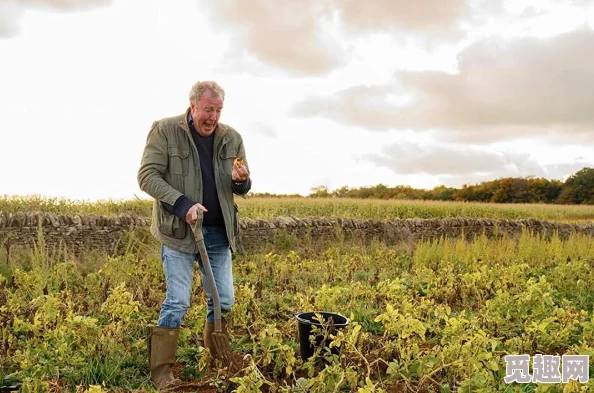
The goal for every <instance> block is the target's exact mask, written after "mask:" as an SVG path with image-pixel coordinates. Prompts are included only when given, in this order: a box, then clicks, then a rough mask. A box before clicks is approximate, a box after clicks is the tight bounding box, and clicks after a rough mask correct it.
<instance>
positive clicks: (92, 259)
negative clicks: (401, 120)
mask: <svg viewBox="0 0 594 393" xmlns="http://www.w3.org/2000/svg"><path fill="white" fill-rule="evenodd" d="M238 202H239V204H240V211H241V214H242V216H244V217H246V216H250V217H261V218H267V217H269V216H267V214H276V215H295V216H304V215H318V216H323V215H325V216H329V215H334V216H341V215H343V216H344V215H347V214H350V216H351V217H358V218H374V217H375V218H379V217H383V218H388V217H398V218H406V217H409V216H416V217H435V216H438V217H447V216H452V215H454V214H459V215H464V216H473V215H472V214H474V216H476V215H480V214H483V215H482V216H481V217H498V216H497V214H502V215H503V214H504V213H502V212H505V211H507V212H508V214H513V212H516V213H517V214H519V215H520V216H522V215H523V214H531V213H530V212H532V215H531V216H529V217H535V216H537V214H542V215H544V216H546V215H549V216H548V217H549V218H550V219H553V218H554V217H556V218H557V219H558V220H561V221H584V220H586V218H585V217H588V215H589V214H592V209H591V208H589V209H588V208H583V209H582V208H577V207H576V208H571V207H560V206H556V207H549V206H538V207H530V206H503V205H500V206H495V205H483V206H479V205H471V204H456V205H447V206H446V205H445V204H433V203H425V204H419V203H418V202H417V203H416V204H415V203H410V202H409V203H405V202H398V203H393V204H389V203H385V204H384V203H383V202H379V201H378V202H367V201H339V202H338V203H336V201H332V202H330V201H312V202H308V204H307V205H306V206H300V205H299V203H297V201H293V200H290V201H283V200H275V201H273V200H268V201H265V202H262V201H258V200H245V201H242V200H240V201H238ZM3 203H4V205H0V206H3V207H2V209H4V210H8V209H9V208H8V207H6V206H13V207H14V206H17V205H18V204H17V203H16V202H14V201H13V202H10V203H12V205H11V204H10V203H9V202H6V201H3ZM134 203H137V204H138V206H142V209H141V208H139V209H138V214H141V213H140V212H143V211H144V212H145V210H143V209H146V207H145V206H144V205H143V204H144V203H145V202H139V201H136V202H134ZM134 203H132V202H131V204H132V205H134ZM32 206H33V203H31V205H29V206H26V207H25V206H21V207H20V208H18V207H17V210H21V211H23V210H25V211H34V210H36V209H35V208H33V207H32ZM81 206H83V207H84V209H88V210H84V211H83V210H82V209H83V207H81ZM349 206H350V207H351V208H352V207H353V206H357V209H351V210H348V207H349ZM2 209H0V210H2ZM60 209H63V210H61V211H54V212H56V213H60V214H77V213H83V212H87V213H89V214H90V213H94V214H97V212H102V213H101V214H107V210H109V211H110V212H111V213H112V214H114V213H117V212H118V209H122V210H121V212H123V211H128V210H126V208H123V207H120V208H118V207H117V204H116V203H115V202H114V203H113V206H112V205H108V204H107V203H106V204H105V205H100V204H97V205H95V207H94V210H93V206H92V204H87V205H80V204H78V205H77V204H68V203H65V204H64V206H62V207H61V208H60ZM76 209H80V210H76ZM148 209H149V210H150V205H149V206H148ZM398 209H400V210H398ZM414 209H416V210H414ZM423 209H425V210H423ZM456 209H458V210H456ZM506 209H508V210H506ZM530 209H534V210H530ZM394 210H396V211H395V212H394ZM456 212H457V213H456ZM505 218H512V217H505ZM277 240H278V241H275V242H273V243H271V244H269V245H268V246H267V250H266V251H265V252H260V253H252V252H247V253H245V254H237V255H235V256H234V274H235V279H236V286H235V289H236V305H235V307H234V310H233V313H232V323H231V327H230V333H231V335H232V339H233V349H234V350H235V351H236V352H237V353H240V354H242V355H245V356H244V359H245V362H244V365H243V366H244V367H243V368H241V369H240V370H239V371H236V372H234V373H230V372H229V370H224V369H221V368H220V367H217V365H216V364H213V363H212V362H209V360H208V357H207V356H206V354H205V352H204V349H203V348H202V347H200V346H199V344H198V340H199V339H200V338H201V332H202V326H203V324H204V318H205V311H206V302H205V295H204V292H203V289H202V285H201V282H200V276H199V275H198V274H196V276H195V278H194V282H195V289H194V292H193V297H192V307H191V308H190V310H189V312H188V314H187V316H186V318H185V319H184V326H183V329H182V334H181V337H180V344H179V350H178V353H177V365H176V368H175V372H176V374H177V375H179V376H180V377H181V378H183V380H184V381H185V384H184V385H182V386H180V387H179V389H178V391H197V392H215V391H228V392H230V391H237V392H259V391H262V392H361V393H370V392H440V393H441V392H443V393H445V392H579V391H582V392H583V391H594V388H593V386H594V385H593V383H592V381H590V382H587V383H579V382H576V381H573V380H572V381H570V382H569V383H556V384H543V383H524V384H521V383H509V384H508V383H506V382H505V381H504V377H505V376H506V362H505V361H504V356H505V355H507V354H528V355H530V356H531V359H532V358H533V357H534V355H536V354H543V355H569V354H579V355H589V356H591V357H592V356H594V314H593V310H592V309H593V305H594V292H592V290H591V288H592V287H594V270H593V269H592V268H593V266H594V242H592V239H591V238H587V237H585V236H583V235H574V236H572V237H570V238H569V239H566V240H561V239H559V238H557V237H552V238H551V239H543V238H540V237H538V236H535V235H532V234H530V233H529V232H525V233H523V234H522V235H521V236H520V237H517V238H500V239H488V238H486V237H479V238H476V239H474V240H473V241H464V240H462V239H442V240H438V241H437V240H436V241H432V242H418V243H416V244H414V245H411V244H402V245H398V246H396V247H386V246H385V245H383V244H381V243H375V244H372V245H371V246H368V247H357V246H356V245H353V244H348V243H345V242H344V240H342V239H341V237H340V236H337V239H336V241H334V242H333V243H330V244H327V245H325V247H323V248H319V247H313V245H312V244H310V243H308V242H307V241H303V240H302V239H295V238H291V237H290V236H287V237H284V238H283V237H279V238H278V239H277ZM128 242H129V243H128V247H127V252H126V253H125V254H124V255H113V256H110V255H101V254H98V253H97V254H88V255H86V256H85V257H84V258H82V259H81V260H77V261H73V260H68V259H64V258H61V257H60V256H50V255H48V254H47V252H46V250H45V248H44V244H43V238H40V239H39V244H38V246H37V247H36V248H35V249H32V250H21V251H20V252H19V253H18V254H16V255H14V254H11V260H10V261H8V262H7V261H6V255H5V254H3V251H0V329H1V336H0V360H1V367H0V386H2V385H3V384H4V385H8V384H10V383H15V382H16V383H20V384H21V391H22V392H46V391H50V392H81V393H82V392H108V391H109V392H128V391H132V392H152V391H154V389H153V388H152V387H151V385H150V383H149V380H148V365H147V356H146V343H145V329H146V326H147V325H150V324H154V323H155V322H156V319H157V316H158V311H159V307H160V303H161V302H162V300H163V296H164V281H163V273H162V267H161V262H160V257H159V249H158V244H156V243H155V242H154V241H153V240H152V239H151V238H150V237H149V236H147V233H146V232H145V231H143V230H139V231H137V232H134V233H132V234H131V236H130V237H129V239H128ZM321 310H323V311H332V312H337V313H340V314H342V315H345V316H347V317H349V318H350V324H349V325H348V326H347V327H346V328H344V329H342V330H338V332H337V333H336V334H334V335H331V336H330V337H329V341H330V344H329V346H330V347H337V348H339V351H338V354H336V353H332V351H331V350H330V349H329V348H324V347H320V348H319V349H318V351H317V352H316V354H315V355H314V357H313V358H311V359H309V361H304V360H302V359H301V358H300V356H299V341H298V338H297V322H296V320H295V318H294V314H295V313H296V312H297V311H321ZM532 373H533V368H532V364H531V367H530V374H532ZM590 375H592V373H590Z"/></svg>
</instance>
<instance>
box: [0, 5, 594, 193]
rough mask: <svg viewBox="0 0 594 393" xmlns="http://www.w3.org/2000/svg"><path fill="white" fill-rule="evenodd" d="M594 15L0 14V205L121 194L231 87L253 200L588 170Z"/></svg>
mask: <svg viewBox="0 0 594 393" xmlns="http://www.w3.org/2000/svg"><path fill="white" fill-rule="evenodd" d="M593 65H594V0H591V1H590V0H589V1H583V0H555V1H546V0H512V1H507V2H505V1H503V0H484V1H479V0H476V1H468V0H466V1H464V0H440V1H434V0H418V1H410V0H368V1H359V2H354V1H350V0H294V1H279V0H226V1H222V0H218V1H216V2H214V1H206V0H178V1H157V0H111V1H110V0H0V195H30V194H39V195H43V196H51V197H62V198H70V199H86V200H96V199H129V198H134V195H137V196H138V197H141V198H148V195H147V194H145V193H143V192H142V191H140V190H139V188H138V184H137V181H136V173H137V171H138V167H139V164H140V157H141V154H142V149H143V148H144V144H145V141H146V136H147V133H148V131H149V128H150V126H151V124H152V122H153V121H154V120H157V119H161V118H163V117H168V116H173V115H177V114H180V113H183V112H184V111H185V110H186V108H187V106H188V93H189V90H190V87H191V86H192V84H193V83H195V82H196V81H197V80H215V81H217V82H219V84H221V86H222V87H223V88H224V89H225V91H226V99H225V108H224V109H223V114H222V116H221V120H220V121H221V122H223V123H226V124H229V125H231V126H233V127H234V128H235V129H237V130H238V131H239V132H240V133H241V134H242V136H243V138H244V142H245V146H246V151H247V158H248V161H249V162H250V169H251V172H252V179H253V188H252V191H254V192H272V193H284V194H287V193H299V194H302V195H307V194H308V193H309V192H310V190H311V188H312V187H315V186H320V185H325V186H327V187H329V188H330V189H336V188H340V187H342V186H348V187H361V186H374V185H377V184H379V183H382V184H384V185H387V186H396V185H410V186H412V187H415V188H426V189H430V188H433V187H435V186H438V185H442V184H443V185H446V186H452V187H461V186H462V185H463V184H476V183H479V182H481V181H485V180H493V179H496V178H499V177H504V176H513V177H523V176H535V177H545V178H548V179H559V180H564V179H565V178H566V177H567V176H568V175H571V174H573V173H575V172H576V171H578V170H579V169H581V168H583V167H585V166H590V167H594V143H593V142H594V66H593Z"/></svg>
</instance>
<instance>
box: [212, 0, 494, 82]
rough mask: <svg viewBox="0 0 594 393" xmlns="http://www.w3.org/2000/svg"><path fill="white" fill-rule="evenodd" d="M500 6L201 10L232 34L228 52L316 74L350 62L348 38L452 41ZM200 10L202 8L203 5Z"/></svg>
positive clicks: (429, 0)
mask: <svg viewBox="0 0 594 393" xmlns="http://www.w3.org/2000/svg"><path fill="white" fill-rule="evenodd" d="M500 3H501V2H500V1H493V2H490V4H489V5H488V7H489V8H488V9H487V8H486V7H487V6H486V5H484V2H479V3H478V4H480V6H473V5H472V4H474V2H471V1H465V0H440V1H434V0H419V1H415V2H411V1H409V0H369V1H366V2H362V1H353V0H299V1H290V2H289V1H276V0H221V1H218V2H209V3H208V7H205V9H206V10H207V12H210V15H211V17H212V19H213V22H214V23H213V27H215V28H221V26H226V27H227V28H230V29H233V30H235V31H236V34H237V35H236V39H234V40H233V45H232V46H233V49H232V51H234V52H243V51H247V52H249V53H250V54H252V55H253V56H255V57H256V58H258V59H259V60H260V61H262V62H264V63H266V64H268V65H272V66H274V67H278V68H280V69H282V70H285V71H287V72H290V73H293V74H301V75H321V74H325V73H328V72H329V71H331V70H333V69H335V68H337V67H340V66H342V65H344V64H346V62H347V61H348V60H349V58H350V57H351V55H352V54H351V53H350V52H349V51H350V48H349V46H348V44H346V42H347V41H348V37H349V36H350V37H351V38H353V37H360V36H361V35H362V34H367V33H376V32H381V33H388V34H391V35H392V36H395V35H398V37H399V38H402V39H403V40H405V39H406V38H408V37H409V36H410V35H415V36H417V37H425V38H428V39H429V41H435V42H437V41H444V40H451V39H458V38H460V37H461V36H462V34H463V33H464V31H463V30H462V29H461V27H460V24H461V23H460V22H461V21H469V22H472V23H476V22H478V21H479V19H480V16H481V15H483V14H490V13H491V12H495V11H494V10H495V9H499V8H501V7H498V6H496V5H498V4H500ZM204 5H205V6H206V3H204Z"/></svg>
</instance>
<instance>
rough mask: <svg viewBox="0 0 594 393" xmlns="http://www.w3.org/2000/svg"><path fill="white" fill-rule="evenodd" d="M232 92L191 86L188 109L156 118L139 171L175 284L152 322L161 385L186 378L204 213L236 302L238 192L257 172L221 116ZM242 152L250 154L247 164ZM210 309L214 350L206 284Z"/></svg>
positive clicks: (227, 294) (226, 306) (153, 366)
mask: <svg viewBox="0 0 594 393" xmlns="http://www.w3.org/2000/svg"><path fill="white" fill-rule="evenodd" d="M224 99H225V92H224V90H223V89H222V88H221V87H220V86H219V85H218V84H217V83H215V82H198V83H196V84H195V85H194V86H192V89H191V90H190V107H189V108H188V109H187V110H186V112H185V113H184V114H182V115H179V116H175V117H170V118H165V119H162V120H159V121H156V122H154V123H153V125H152V128H151V130H150V132H149V134H148V138H147V140H146V146H145V148H144V153H143V155H142V161H141V165H140V169H139V171H138V184H139V186H140V189H141V190H143V191H145V192H146V193H147V194H149V195H150V196H152V197H153V198H154V203H153V216H152V224H151V232H152V234H153V236H155V238H156V239H157V240H159V242H160V243H161V258H162V261H163V271H164V273H165V280H166V284H167V291H166V296H165V301H164V302H163V304H162V306H161V311H160V314H159V321H158V323H157V326H151V327H149V334H148V352H149V366H150V371H151V379H152V381H153V383H155V385H156V386H157V387H159V388H164V387H166V386H167V385H168V384H170V383H172V382H178V380H177V379H175V378H174V376H173V373H172V372H171V366H172V364H173V363H174V361H175V352H176V349H177V339H178V336H179V330H180V326H181V320H182V318H183V317H184V315H185V314H186V312H187V310H188V308H189V306H190V295H191V292H192V274H193V269H194V262H195V261H196V260H198V261H199V266H200V270H201V274H202V282H203V283H206V277H205V273H204V268H203V266H202V263H201V261H200V259H199V257H198V254H197V253H198V250H197V246H196V241H195V238H194V235H193V232H192V229H191V227H190V225H192V224H194V223H195V222H196V220H197V218H198V214H197V212H198V210H201V211H202V212H203V214H204V216H203V217H204V218H203V219H204V221H203V225H202V232H203V235H204V241H205V243H206V251H207V253H208V256H209V258H210V263H211V266H212V270H213V273H214V277H215V282H216V286H217V290H218V292H219V298H220V302H221V310H222V312H223V331H224V332H225V333H226V332H227V326H226V322H225V319H224V315H225V313H227V312H229V311H230V310H231V307H232V305H233V303H234V300H235V299H234V290H233V274H232V269H231V252H235V251H236V247H237V243H236V242H237V234H238V232H239V223H238V218H237V206H236V205H235V203H234V201H233V194H237V195H241V196H244V197H245V194H247V192H248V191H249V190H250V188H251V179H250V177H249V169H248V164H247V160H245V148H244V145H243V140H242V138H241V135H240V134H239V133H238V132H237V131H235V130H234V129H233V128H231V127H229V126H227V125H225V124H222V123H219V117H220V116H221V111H222V109H223V101H224ZM236 157H241V158H244V161H243V164H242V165H241V166H239V165H236V164H234V160H235V158H236ZM205 289H206V294H207V297H208V311H207V315H206V324H205V327H204V333H203V340H204V345H205V347H206V348H208V349H209V350H210V352H211V354H213V353H214V348H213V345H212V340H210V334H211V333H212V332H213V331H214V310H213V301H212V294H211V291H210V289H209V288H208V285H205Z"/></svg>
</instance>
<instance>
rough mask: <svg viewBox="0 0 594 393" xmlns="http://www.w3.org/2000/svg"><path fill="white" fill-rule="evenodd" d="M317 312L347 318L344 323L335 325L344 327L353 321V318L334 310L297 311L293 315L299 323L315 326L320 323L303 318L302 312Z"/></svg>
mask: <svg viewBox="0 0 594 393" xmlns="http://www.w3.org/2000/svg"><path fill="white" fill-rule="evenodd" d="M315 313H320V314H330V315H336V316H339V317H341V318H343V319H344V320H345V322H343V323H335V324H334V326H339V327H344V326H347V325H349V324H350V323H351V320H350V319H349V318H347V317H345V316H344V315H342V314H339V313H337V312H332V311H321V310H318V311H297V312H296V313H294V314H293V317H295V319H296V320H297V321H298V322H299V323H304V324H307V325H312V326H314V325H318V323H317V322H312V321H309V320H307V319H303V318H301V314H315Z"/></svg>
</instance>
